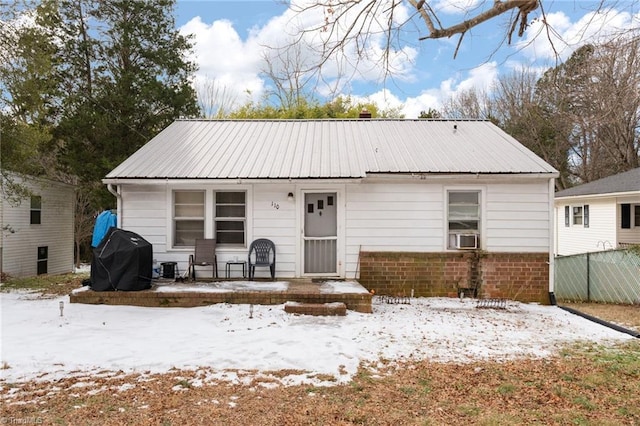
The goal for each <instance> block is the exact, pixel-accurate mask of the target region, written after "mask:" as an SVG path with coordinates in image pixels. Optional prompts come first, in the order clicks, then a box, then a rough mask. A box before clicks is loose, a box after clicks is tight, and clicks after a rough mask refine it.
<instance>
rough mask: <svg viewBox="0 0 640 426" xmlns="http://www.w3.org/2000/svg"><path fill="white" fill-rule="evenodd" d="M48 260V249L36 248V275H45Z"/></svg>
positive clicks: (43, 247) (45, 247)
mask: <svg viewBox="0 0 640 426" xmlns="http://www.w3.org/2000/svg"><path fill="white" fill-rule="evenodd" d="M48 259H49V247H48V246H42V247H38V265H37V273H38V275H42V274H46V273H47V261H48Z"/></svg>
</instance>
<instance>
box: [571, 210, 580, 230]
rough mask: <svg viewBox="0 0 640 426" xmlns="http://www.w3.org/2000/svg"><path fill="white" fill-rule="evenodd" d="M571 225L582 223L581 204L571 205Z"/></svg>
mask: <svg viewBox="0 0 640 426" xmlns="http://www.w3.org/2000/svg"><path fill="white" fill-rule="evenodd" d="M572 217H573V222H572V223H573V225H574V226H575V225H582V206H573V216H572Z"/></svg>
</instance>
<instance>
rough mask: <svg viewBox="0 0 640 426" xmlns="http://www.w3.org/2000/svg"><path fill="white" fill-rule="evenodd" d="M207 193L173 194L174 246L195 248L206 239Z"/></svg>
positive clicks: (182, 192) (188, 192)
mask: <svg viewBox="0 0 640 426" xmlns="http://www.w3.org/2000/svg"><path fill="white" fill-rule="evenodd" d="M204 217H205V192H204V191H174V192H173V246H174V247H190V246H195V244H196V239H198V238H204Z"/></svg>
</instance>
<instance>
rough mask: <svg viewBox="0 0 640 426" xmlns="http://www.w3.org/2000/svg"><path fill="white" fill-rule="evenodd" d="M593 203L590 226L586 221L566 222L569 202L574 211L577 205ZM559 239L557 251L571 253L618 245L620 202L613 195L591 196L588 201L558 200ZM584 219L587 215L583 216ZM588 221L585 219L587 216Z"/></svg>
mask: <svg viewBox="0 0 640 426" xmlns="http://www.w3.org/2000/svg"><path fill="white" fill-rule="evenodd" d="M586 205H588V206H589V226H588V227H585V224H584V223H583V224H580V225H575V226H574V225H573V218H572V217H570V218H569V220H570V223H571V226H568V227H567V226H564V223H565V222H564V221H565V206H569V209H570V212H571V213H570V214H571V215H573V207H574V206H581V207H582V211H583V213H584V206H586ZM555 211H556V227H555V229H556V238H555V239H556V242H555V246H556V248H555V252H556V253H555V254H557V255H560V256H568V255H571V254H577V253H586V252H593V251H600V250H607V249H612V248H616V245H617V241H616V229H615V228H616V225H615V224H616V217H617V216H616V204H615V200H613V199H600V200H590V201H589V203H588V204H586V203H582V202H567V201H558V202H556V210H555ZM583 219H584V217H583ZM583 222H584V220H583Z"/></svg>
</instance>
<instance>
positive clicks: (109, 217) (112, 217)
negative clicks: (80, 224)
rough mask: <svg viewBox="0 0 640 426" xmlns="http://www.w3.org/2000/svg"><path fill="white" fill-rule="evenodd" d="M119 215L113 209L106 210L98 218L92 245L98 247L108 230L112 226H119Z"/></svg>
mask: <svg viewBox="0 0 640 426" xmlns="http://www.w3.org/2000/svg"><path fill="white" fill-rule="evenodd" d="M117 219H118V215H116V214H115V213H113V212H112V211H111V210H105V211H103V212H102V213H100V214H99V215H98V217H97V218H96V224H95V226H94V227H93V239H92V240H91V247H98V245H100V241H102V239H103V238H104V236H105V235H107V232H108V231H109V229H111V228H115V227H116V226H117V222H118V221H117Z"/></svg>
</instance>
